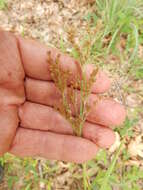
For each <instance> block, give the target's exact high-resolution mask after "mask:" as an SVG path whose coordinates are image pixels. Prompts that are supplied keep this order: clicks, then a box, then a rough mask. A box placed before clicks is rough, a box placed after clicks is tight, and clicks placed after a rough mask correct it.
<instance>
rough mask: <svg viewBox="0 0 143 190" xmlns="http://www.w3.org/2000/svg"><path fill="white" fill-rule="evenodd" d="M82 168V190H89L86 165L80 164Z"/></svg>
mask: <svg viewBox="0 0 143 190" xmlns="http://www.w3.org/2000/svg"><path fill="white" fill-rule="evenodd" d="M82 168H83V172H82V174H83V186H84V190H87V189H88V190H90V187H89V185H88V182H87V175H86V171H87V169H86V163H84V164H82Z"/></svg>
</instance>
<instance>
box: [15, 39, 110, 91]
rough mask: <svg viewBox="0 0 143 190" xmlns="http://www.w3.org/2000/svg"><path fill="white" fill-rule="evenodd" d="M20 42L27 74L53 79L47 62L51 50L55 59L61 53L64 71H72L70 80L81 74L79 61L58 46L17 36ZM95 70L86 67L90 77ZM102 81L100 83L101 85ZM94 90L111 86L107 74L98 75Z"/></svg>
mask: <svg viewBox="0 0 143 190" xmlns="http://www.w3.org/2000/svg"><path fill="white" fill-rule="evenodd" d="M17 38H18V42H19V49H20V53H21V58H22V61H23V65H24V70H25V73H26V75H27V76H29V77H31V78H34V79H38V80H51V76H50V71H49V70H50V68H49V65H48V62H47V58H48V56H47V52H48V51H50V52H51V56H52V59H53V60H55V59H56V57H57V55H58V54H60V65H61V69H62V70H64V71H67V70H68V71H70V73H71V74H70V75H69V80H70V79H71V80H72V81H74V80H76V79H77V77H78V76H79V74H80V75H81V67H80V65H79V63H78V62H77V61H76V60H74V59H73V58H71V57H70V56H68V55H66V54H63V53H61V52H60V51H59V50H58V49H56V48H49V47H47V46H45V45H43V44H41V43H39V42H37V41H34V40H30V39H24V38H22V37H17ZM92 70H93V67H92V68H91V67H89V66H88V68H87V69H86V71H87V72H86V76H87V78H88V76H89V73H91V71H92ZM99 83H100V85H99ZM93 86H94V88H93V90H92V91H93V92H94V93H101V92H104V91H106V90H108V88H109V86H110V80H109V78H108V77H107V75H106V74H104V73H103V72H99V73H98V74H97V77H96V82H95V84H93Z"/></svg>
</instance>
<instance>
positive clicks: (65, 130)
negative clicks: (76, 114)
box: [19, 102, 115, 148]
mask: <svg viewBox="0 0 143 190" xmlns="http://www.w3.org/2000/svg"><path fill="white" fill-rule="evenodd" d="M19 117H20V120H21V124H20V125H21V126H22V127H25V128H30V129H39V130H46V131H52V132H56V133H60V134H68V135H73V130H72V126H71V125H70V123H69V122H68V121H67V120H66V119H65V118H64V117H63V116H62V115H61V114H59V112H57V111H55V110H54V109H53V108H51V107H48V106H44V105H40V104H35V103H30V102H26V103H25V104H24V105H23V106H21V107H20V109H19ZM83 137H85V138H87V139H89V140H91V141H93V142H94V143H96V144H97V145H98V146H99V147H101V148H108V147H110V146H111V145H112V144H113V143H114V140H115V136H114V132H113V131H112V130H111V129H109V128H107V127H103V126H99V125H95V124H92V123H89V122H85V124H84V127H83Z"/></svg>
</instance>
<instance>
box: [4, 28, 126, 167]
mask: <svg viewBox="0 0 143 190" xmlns="http://www.w3.org/2000/svg"><path fill="white" fill-rule="evenodd" d="M0 41H1V43H0V54H1V55H0V121H1V122H0V154H1V155H2V154H3V153H5V152H7V151H8V152H10V153H13V154H15V155H18V156H22V157H23V156H41V157H45V158H48V159H56V160H64V161H73V162H77V163H81V162H84V161H86V160H89V159H91V158H92V157H94V156H95V155H96V153H97V151H98V149H99V147H101V148H108V147H110V146H111V144H113V142H114V140H115V136H114V132H113V131H112V129H111V127H113V126H116V125H119V124H121V123H122V122H123V121H124V119H125V115H126V113H125V110H124V107H123V106H122V105H120V104H119V103H116V102H115V101H113V100H110V99H103V100H99V101H97V99H98V95H97V94H99V93H103V92H105V91H106V90H108V89H109V86H110V81H109V79H108V77H107V76H106V75H105V74H104V73H103V72H101V71H100V72H99V73H98V75H97V79H96V82H95V84H94V85H93V88H92V94H91V95H90V97H89V103H90V105H91V111H90V114H89V116H88V118H87V121H86V122H85V124H84V127H83V137H76V136H73V131H72V128H71V126H70V124H69V123H68V121H66V120H65V119H64V118H63V117H62V116H61V115H60V114H59V113H58V112H57V111H55V110H54V109H53V107H54V106H55V105H57V104H58V103H59V99H60V95H59V93H58V90H57V88H56V87H55V85H54V83H53V82H52V81H51V77H50V73H49V70H48V64H47V50H49V48H47V47H45V46H44V45H41V44H40V43H38V42H36V41H33V40H26V39H23V38H21V37H14V36H13V35H12V34H10V33H6V32H0ZM50 50H51V52H52V56H53V58H55V57H56V55H57V53H58V50H56V49H50ZM60 62H61V65H62V68H63V69H69V70H70V71H71V72H72V75H71V76H70V77H71V78H74V77H75V76H76V75H77V74H78V72H79V69H78V67H77V62H75V61H74V60H73V59H72V58H70V57H69V56H67V55H63V54H62V55H61V60H60ZM92 69H93V68H92V67H91V66H90V65H88V66H87V68H86V72H87V76H88V75H89V74H90V73H91V72H92ZM24 80H25V81H24ZM24 89H25V90H24ZM95 100H96V101H97V104H96V106H94V104H93V102H94V101H95Z"/></svg>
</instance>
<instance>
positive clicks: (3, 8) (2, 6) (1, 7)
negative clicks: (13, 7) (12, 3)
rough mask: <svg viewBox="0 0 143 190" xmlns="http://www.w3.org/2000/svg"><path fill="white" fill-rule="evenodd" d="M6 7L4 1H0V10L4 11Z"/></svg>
mask: <svg viewBox="0 0 143 190" xmlns="http://www.w3.org/2000/svg"><path fill="white" fill-rule="evenodd" d="M6 7H7V3H6V1H5V0H0V10H5V9H6Z"/></svg>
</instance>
